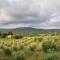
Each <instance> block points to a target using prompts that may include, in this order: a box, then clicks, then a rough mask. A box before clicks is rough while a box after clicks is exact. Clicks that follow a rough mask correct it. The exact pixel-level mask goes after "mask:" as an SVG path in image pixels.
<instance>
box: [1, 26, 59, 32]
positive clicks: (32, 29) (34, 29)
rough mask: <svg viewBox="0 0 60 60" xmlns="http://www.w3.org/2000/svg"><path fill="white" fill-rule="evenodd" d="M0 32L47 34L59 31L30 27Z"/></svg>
mask: <svg viewBox="0 0 60 60" xmlns="http://www.w3.org/2000/svg"><path fill="white" fill-rule="evenodd" d="M0 32H25V33H26V32H29V33H39V32H43V33H47V32H60V29H36V28H32V27H21V28H16V29H0Z"/></svg>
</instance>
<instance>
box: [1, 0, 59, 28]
mask: <svg viewBox="0 0 60 60" xmlns="http://www.w3.org/2000/svg"><path fill="white" fill-rule="evenodd" d="M17 27H34V28H43V29H46V28H60V0H0V28H17Z"/></svg>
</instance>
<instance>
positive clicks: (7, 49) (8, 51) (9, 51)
mask: <svg viewBox="0 0 60 60" xmlns="http://www.w3.org/2000/svg"><path fill="white" fill-rule="evenodd" d="M3 51H4V53H5V55H7V56H11V55H12V51H11V49H9V48H5V49H4V50H3Z"/></svg>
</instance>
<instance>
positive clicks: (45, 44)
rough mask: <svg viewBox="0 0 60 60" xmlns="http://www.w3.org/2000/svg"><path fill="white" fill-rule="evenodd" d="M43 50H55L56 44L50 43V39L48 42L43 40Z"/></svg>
mask: <svg viewBox="0 0 60 60" xmlns="http://www.w3.org/2000/svg"><path fill="white" fill-rule="evenodd" d="M42 47H43V51H45V52H47V51H48V50H49V49H50V50H56V45H55V44H54V43H52V42H51V41H49V42H43V45H42Z"/></svg>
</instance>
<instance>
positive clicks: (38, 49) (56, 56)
mask: <svg viewBox="0 0 60 60" xmlns="http://www.w3.org/2000/svg"><path fill="white" fill-rule="evenodd" d="M0 60H60V34H59V35H51V34H48V35H43V34H41V35H40V36H33V37H23V38H21V39H14V38H0Z"/></svg>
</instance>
